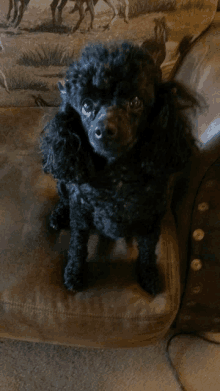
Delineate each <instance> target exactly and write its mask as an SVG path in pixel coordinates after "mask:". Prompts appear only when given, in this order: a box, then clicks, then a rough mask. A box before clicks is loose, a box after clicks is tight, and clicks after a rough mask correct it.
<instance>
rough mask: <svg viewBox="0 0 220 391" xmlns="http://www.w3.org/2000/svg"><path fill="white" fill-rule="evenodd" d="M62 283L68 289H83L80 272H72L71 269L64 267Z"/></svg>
mask: <svg viewBox="0 0 220 391" xmlns="http://www.w3.org/2000/svg"><path fill="white" fill-rule="evenodd" d="M64 285H65V287H66V288H67V289H68V290H69V291H82V290H83V276H82V274H78V273H77V274H74V273H73V271H71V270H69V269H66V270H65V272H64Z"/></svg>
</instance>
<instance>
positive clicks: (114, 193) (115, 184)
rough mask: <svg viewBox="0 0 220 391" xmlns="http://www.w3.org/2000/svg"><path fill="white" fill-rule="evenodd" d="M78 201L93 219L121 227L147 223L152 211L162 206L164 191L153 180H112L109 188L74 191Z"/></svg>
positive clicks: (89, 186) (87, 186) (82, 187)
mask: <svg viewBox="0 0 220 391" xmlns="http://www.w3.org/2000/svg"><path fill="white" fill-rule="evenodd" d="M77 194H78V200H80V203H81V205H82V206H84V207H85V208H88V209H89V210H91V211H93V212H94V214H95V215H98V214H99V215H100V216H105V218H108V219H111V220H115V221H117V222H120V223H129V222H131V221H134V220H142V219H148V217H149V216H150V215H152V212H153V211H152V208H153V209H155V210H156V209H158V205H160V204H161V206H162V204H164V201H165V194H166V191H165V187H164V186H163V185H162V184H161V183H159V184H158V183H157V182H155V181H154V180H152V179H151V180H147V181H146V180H144V179H143V178H138V179H136V180H134V179H133V180H132V181H129V180H123V179H120V180H113V181H112V183H111V182H109V183H108V186H105V187H104V186H103V187H100V186H99V187H93V186H92V185H90V184H82V185H80V186H78V190H77Z"/></svg>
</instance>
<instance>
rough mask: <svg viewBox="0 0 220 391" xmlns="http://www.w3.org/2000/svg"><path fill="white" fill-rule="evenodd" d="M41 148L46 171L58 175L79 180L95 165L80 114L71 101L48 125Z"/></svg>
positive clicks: (41, 140)
mask: <svg viewBox="0 0 220 391" xmlns="http://www.w3.org/2000/svg"><path fill="white" fill-rule="evenodd" d="M40 148H41V151H42V154H43V170H44V172H45V173H51V174H52V175H53V176H54V177H55V178H56V179H65V180H67V181H68V180H73V179H76V180H77V178H78V179H80V177H81V176H82V175H84V176H86V175H88V172H89V170H90V171H91V169H92V157H91V155H90V149H91V146H90V144H89V142H88V139H87V136H86V134H85V132H84V128H83V126H82V123H81V119H80V116H79V114H78V113H77V112H76V110H74V109H73V108H72V107H71V106H70V105H69V104H66V105H65V107H64V105H62V106H61V108H60V110H59V112H58V113H57V114H56V115H55V117H54V118H53V119H52V120H51V121H50V122H49V123H48V124H47V125H46V126H45V128H44V130H43V132H42V136H41V139H40Z"/></svg>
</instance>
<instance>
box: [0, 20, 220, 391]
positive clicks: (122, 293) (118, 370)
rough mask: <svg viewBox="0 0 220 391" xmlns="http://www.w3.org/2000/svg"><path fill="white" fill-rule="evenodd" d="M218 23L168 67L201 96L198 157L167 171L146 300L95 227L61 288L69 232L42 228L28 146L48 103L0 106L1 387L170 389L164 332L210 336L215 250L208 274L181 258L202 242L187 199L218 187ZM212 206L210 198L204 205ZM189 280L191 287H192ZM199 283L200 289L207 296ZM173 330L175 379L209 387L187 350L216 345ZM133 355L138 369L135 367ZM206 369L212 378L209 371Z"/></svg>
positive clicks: (173, 386) (43, 212)
mask: <svg viewBox="0 0 220 391" xmlns="http://www.w3.org/2000/svg"><path fill="white" fill-rule="evenodd" d="M219 27H220V25H219V23H218V22H217V21H216V22H214V23H213V25H212V26H211V28H210V29H209V30H208V31H207V32H206V33H205V34H203V36H202V37H201V38H200V39H199V40H198V42H196V43H195V44H194V45H193V47H192V49H191V50H190V52H189V53H188V54H187V56H186V58H185V60H184V61H183V62H182V64H181V66H180V68H179V70H178V71H177V74H176V78H177V79H178V80H182V81H184V82H185V83H186V84H189V85H190V87H192V88H195V89H197V91H198V92H200V93H202V94H204V95H205V97H206V99H207V101H208V104H209V108H207V109H206V110H205V111H204V112H203V114H200V115H197V117H196V119H194V121H195V125H196V126H195V136H197V138H198V140H199V141H200V142H201V146H200V147H201V154H200V156H199V157H198V158H196V159H195V160H192V162H191V164H190V165H189V166H188V167H187V168H186V170H185V172H184V173H181V174H179V175H176V176H174V177H172V178H171V181H170V188H169V191H168V197H169V200H170V207H169V209H168V212H167V215H166V216H165V218H164V220H163V224H162V230H161V237H160V242H159V244H158V248H157V255H158V266H159V268H160V270H161V274H162V275H163V277H164V287H165V288H164V292H163V293H162V294H161V295H158V296H157V297H156V298H155V299H152V298H151V297H150V296H149V295H148V294H147V293H145V292H144V291H143V290H142V289H141V288H140V287H139V285H138V284H137V282H136V276H135V272H134V262H135V259H136V257H137V248H136V246H135V243H133V244H132V245H130V246H129V247H126V245H125V243H123V241H119V242H118V243H116V244H114V243H111V242H109V241H106V243H103V242H102V243H100V242H99V237H98V235H97V233H96V232H92V233H91V237H90V242H89V258H88V262H87V267H86V269H85V278H87V280H88V288H87V289H86V290H85V291H83V292H80V293H76V294H73V293H70V292H68V291H66V289H65V288H64V286H63V283H62V268H63V263H64V258H65V255H66V252H67V249H68V240H69V236H68V232H61V233H60V234H54V233H53V232H52V231H51V230H50V228H49V226H48V217H49V215H50V213H51V210H52V209H53V206H54V204H55V203H56V201H57V195H56V187H55V182H54V180H53V179H52V178H51V177H49V176H45V175H44V174H43V172H42V170H41V156H40V153H39V146H38V140H39V134H40V132H41V129H42V125H43V123H44V122H45V121H46V120H48V118H49V117H51V116H53V115H54V113H55V112H56V109H52V108H19V109H17V108H10V109H0V128H1V135H0V137H1V184H0V188H1V192H0V199H1V203H0V205H1V206H0V211H1V214H0V215H1V238H2V239H1V282H0V287H1V322H0V336H1V345H0V346H1V360H2V365H3V372H2V375H1V379H0V381H1V384H3V386H2V387H3V388H2V390H7V391H8V390H13V391H14V390H24V389H25V390H26V389H27V390H38V389H39V390H40V389H41V390H52V389H57V390H75V389H76V390H77V391H78V390H87V389H92V390H135V391H136V390H142V389H143V390H145V389H153V390H156V389H158V390H159V389H160V390H161V389H164V390H168V389H169V390H177V389H178V387H179V386H178V383H177V381H176V379H175V375H174V373H173V372H172V368H171V367H170V366H169V362H168V361H167V359H166V355H165V342H166V341H167V339H168V338H169V337H170V336H171V335H172V334H173V333H175V332H177V331H184V330H185V331H188V332H190V331H197V332H209V334H206V335H207V336H208V337H209V338H214V337H215V338H217V337H216V336H213V335H212V334H210V333H211V332H218V331H220V323H218V321H217V320H216V319H218V316H217V315H218V314H217V313H218V308H220V302H219V301H218V292H217V289H218V284H217V282H218V279H217V278H215V286H214V285H212V280H210V279H211V277H212V276H214V275H216V273H217V276H218V270H219V269H218V262H219V264H220V256H219V254H220V253H218V251H217V252H216V254H215V256H216V258H215V259H216V263H215V267H216V269H215V270H214V272H213V271H212V270H211V271H210V268H209V267H208V266H207V265H206V267H205V269H204V267H202V266H204V264H205V263H204V262H201V263H198V262H197V263H195V262H194V263H192V262H193V261H194V259H197V261H198V260H200V259H199V257H200V258H202V255H203V254H202V251H203V250H204V248H203V247H201V244H202V243H204V241H202V240H203V237H202V238H201V235H202V234H203V233H204V230H205V228H204V227H202V226H201V225H200V220H198V219H199V218H201V216H200V217H198V215H197V214H194V212H195V208H196V205H198V204H201V203H202V202H203V203H204V202H205V201H203V200H201V199H199V201H198V202H197V197H198V192H200V189H201V186H202V185H203V183H207V182H208V181H209V183H211V182H210V181H216V182H215V184H214V185H216V187H215V189H214V190H212V192H213V191H218V186H217V185H218V183H219V181H218V177H217V176H216V172H217V167H218V166H215V167H214V171H213V166H212V165H213V163H215V162H216V161H217V159H218V158H219V156H220V137H219V135H218V133H219V126H220V125H218V118H219V106H218V105H219V104H218V91H219V87H220V83H219V79H218V76H219V63H220V54H219V52H218V51H216V48H217V47H218V45H220V32H219ZM207 129H208V130H207ZM210 170H212V171H210ZM213 175H214V177H215V178H213ZM210 186H212V185H210ZM207 189H208V190H209V189H210V188H208V187H207V188H206V190H205V191H206V193H205V194H207ZM212 189H213V187H212ZM202 191H203V193H204V189H203V187H202ZM208 195H210V192H209V191H208ZM206 203H209V201H207V202H206ZM216 205H217V204H216ZM219 205H220V201H219ZM196 210H197V209H196ZM210 211H211V210H210ZM218 213H219V212H218V209H217V206H216V211H215V212H214V215H215V216H217V214H218ZM208 216H209V217H210V215H208ZM209 217H208V219H209ZM211 218H213V216H211V217H210V219H211ZM198 221H199V223H198ZM207 221H209V220H206V221H205V222H204V221H203V223H204V224H207ZM209 223H210V221H209ZM198 224H199V225H198ZM210 224H211V223H210ZM201 227H202V228H201ZM212 229H213V230H212ZM196 230H197V234H198V235H197V236H196V234H193V233H194V232H195V231H196ZM198 230H199V231H198ZM212 232H214V234H215V238H216V237H217V239H216V240H217V241H218V238H219V237H218V236H216V235H217V234H218V230H217V229H216V227H215V224H214V228H213V226H211V228H210V229H209V235H212ZM191 233H192V235H191ZM193 235H194V236H193ZM199 235H200V236H199ZM195 237H196V239H195ZM198 237H199V238H200V239H198ZM191 238H192V239H191ZM209 238H210V236H209ZM189 239H191V240H189ZM193 239H194V240H195V241H193ZM197 239H198V240H197ZM205 239H206V236H205ZM212 244H213V243H212V241H211V240H210V239H209V240H208V239H207V242H205V245H204V246H205V247H207V246H209V250H208V252H209V253H212ZM196 245H197V247H196V249H195V248H194V247H195V246H196ZM199 245H200V247H199ZM200 261H201V260H200ZM193 265H194V268H193ZM201 265H202V266H201ZM200 266H201V267H200ZM196 267H197V269H196ZM195 269H196V270H195ZM207 270H209V271H210V273H209V278H208V280H207V279H206V276H207ZM196 272H197V273H196ZM201 273H202V274H201ZM218 277H219V276H218ZM196 287H197V288H198V287H200V290H199V291H198V292H197V293H195V288H196ZM201 287H202V289H201ZM193 289H194V293H193ZM197 290H198V289H197ZM204 292H210V296H209V298H207V297H206V296H207V295H205V293H204ZM210 300H211V303H212V304H211V305H210V306H208V303H209V302H210ZM189 302H190V303H191V305H189V304H188V303H189ZM192 303H194V304H192ZM207 311H209V312H207ZM219 311H220V310H219ZM219 317H220V312H219ZM204 323H205V324H204ZM171 327H172V328H171ZM179 338H180V337H179ZM182 338H183V339H179V340H178V341H177V340H174V341H175V342H174V341H173V343H172V345H171V348H170V353H171V357H172V359H173V362H174V364H175V366H176V369H177V371H178V372H179V373H180V376H181V381H182V382H183V383H184V385H185V387H188V388H187V390H188V389H189V390H197V389H198V390H202V389H204V390H205V389H206V390H207V388H209V389H210V390H212V388H211V387H212V386H213V387H214V384H215V383H214V381H213V380H212V377H211V379H210V382H209V383H207V376H206V375H205V374H207V370H208V369H207V368H209V366H208V367H207V368H206V363H205V360H203V361H202V360H201V361H200V366H201V367H200V369H201V370H202V375H203V376H204V377H205V379H206V387H207V388H202V385H203V384H204V383H202V382H201V376H200V375H201V374H200V375H199V374H198V367H196V362H195V360H193V358H192V354H194V355H196V354H202V356H204V354H207V357H208V355H209V358H210V360H211V359H212V357H213V358H214V357H215V359H216V357H217V360H218V363H219V365H220V351H219V350H218V349H219V348H218V347H216V350H215V351H214V350H212V349H213V347H212V346H211V347H210V346H209V344H208V343H207V342H204V344H203V343H201V342H200V340H199V339H196V338H195V337H194V340H193V344H192V342H191V340H190V342H189V343H188V341H187V340H186V337H182ZM187 338H189V337H187ZM36 342H37V344H36ZM48 343H49V344H51V345H48ZM205 344H206V345H205ZM59 345H62V346H59ZM94 348H101V349H100V350H96V349H94ZM103 348H105V350H103ZM110 348H111V349H110ZM118 348H124V349H123V350H118ZM130 348H133V349H130ZM197 352H198V353H197ZM183 357H184V360H183ZM187 359H188V362H187ZM138 361H139V362H140V363H141V365H140V367H139V369H137V368H135V365H136V363H137V362H138ZM107 363H108V364H107ZM188 365H190V368H191V372H189V373H188V371H189V366H188ZM193 368H194V372H193ZM196 368H197V370H196ZM135 372H136V374H135ZM192 373H193V375H192ZM122 374H123V375H122ZM134 374H135V375H134ZM134 376H135V377H134ZM212 376H214V377H215V376H216V379H217V372H214V373H213V375H212ZM195 378H196V379H197V380H195ZM216 381H217V380H216ZM89 387H90V388H89ZM215 389H216V388H215ZM213 390H214V388H213Z"/></svg>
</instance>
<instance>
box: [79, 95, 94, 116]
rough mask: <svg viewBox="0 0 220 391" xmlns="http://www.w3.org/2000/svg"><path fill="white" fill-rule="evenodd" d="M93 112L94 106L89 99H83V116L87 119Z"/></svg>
mask: <svg viewBox="0 0 220 391" xmlns="http://www.w3.org/2000/svg"><path fill="white" fill-rule="evenodd" d="M93 110H94V104H93V101H92V100H91V99H85V100H84V101H83V102H82V113H83V115H86V116H87V117H88V116H90V114H91V113H92V111H93Z"/></svg>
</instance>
